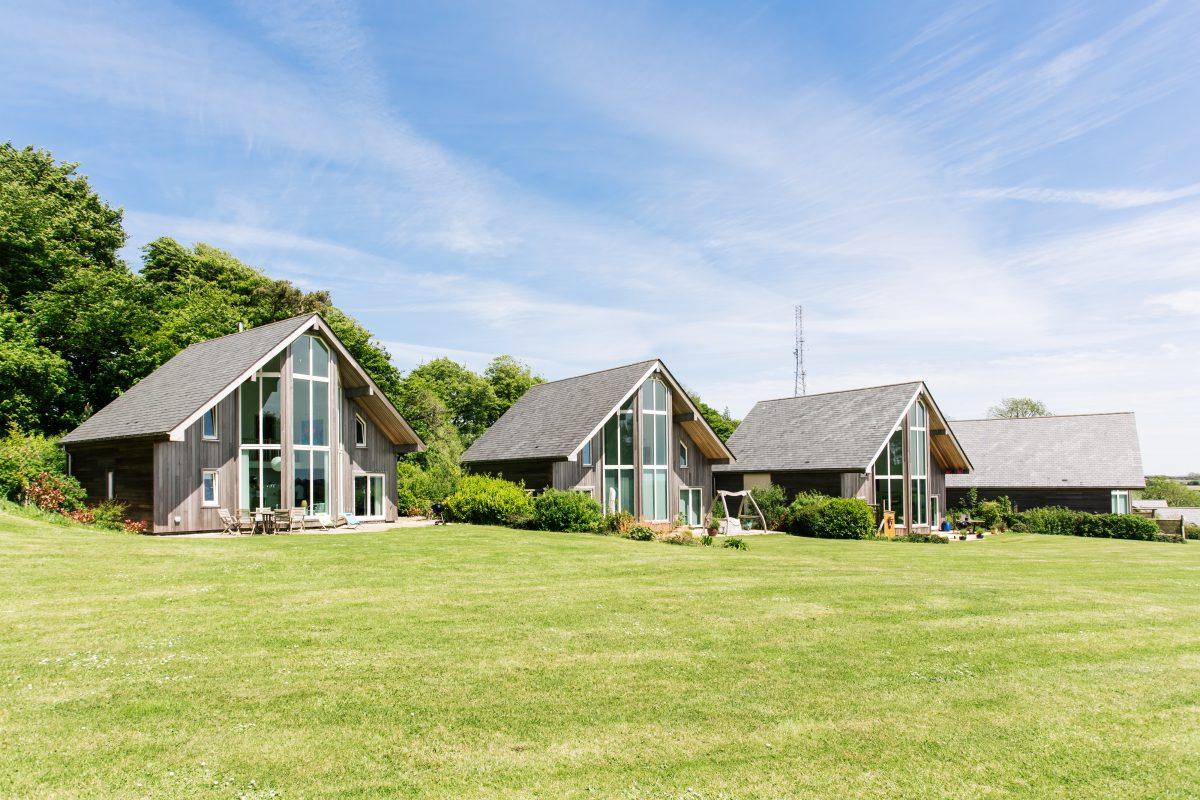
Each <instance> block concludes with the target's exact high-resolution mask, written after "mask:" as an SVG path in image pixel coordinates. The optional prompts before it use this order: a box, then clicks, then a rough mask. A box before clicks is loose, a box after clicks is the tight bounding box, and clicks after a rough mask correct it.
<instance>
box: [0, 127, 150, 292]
mask: <svg viewBox="0 0 1200 800" xmlns="http://www.w3.org/2000/svg"><path fill="white" fill-rule="evenodd" d="M77 167H78V165H77V164H70V163H56V162H55V161H54V157H53V156H52V155H50V153H48V152H46V151H45V150H36V149H34V148H33V147H26V148H24V149H22V150H18V149H16V148H15V147H13V145H12V144H11V143H4V144H0V296H3V297H5V298H7V301H8V302H9V303H11V304H12V305H13V306H14V307H19V306H20V305H22V303H23V301H24V299H25V298H26V296H28V295H29V294H31V293H33V292H38V291H41V290H43V289H46V288H47V287H49V286H52V285H54V284H56V283H58V282H59V281H61V280H63V279H64V278H66V277H68V276H69V275H71V274H72V273H73V272H75V271H77V270H79V269H85V268H86V269H96V270H111V271H116V272H124V271H126V270H127V268H126V267H125V264H124V263H123V262H122V261H121V260H120V259H119V258H118V257H117V251H118V250H119V249H120V248H121V247H123V246H124V244H125V231H124V230H123V229H122V227H121V211H120V209H115V208H112V207H111V206H109V205H108V204H106V203H105V202H104V201H103V200H101V199H100V197H99V196H98V195H97V194H96V193H95V192H94V191H93V190H92V187H91V185H90V184H89V183H88V181H87V178H85V177H83V176H82V175H77V174H76V173H75V170H76V168H77Z"/></svg>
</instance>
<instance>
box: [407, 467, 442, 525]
mask: <svg viewBox="0 0 1200 800" xmlns="http://www.w3.org/2000/svg"><path fill="white" fill-rule="evenodd" d="M431 489H432V486H431V485H430V480H429V476H428V475H427V474H426V472H425V470H423V469H421V468H420V467H419V466H417V465H416V464H413V463H411V462H408V461H401V462H399V463H397V464H396V508H397V509H398V510H399V511H400V514H401V515H403V516H409V517H419V516H428V515H429V513H430V511H431V506H432V505H433V503H434V502H435V501H440V500H441V499H442V498H440V497H437V498H435V497H433V496H432V493H431V491H430V490H431Z"/></svg>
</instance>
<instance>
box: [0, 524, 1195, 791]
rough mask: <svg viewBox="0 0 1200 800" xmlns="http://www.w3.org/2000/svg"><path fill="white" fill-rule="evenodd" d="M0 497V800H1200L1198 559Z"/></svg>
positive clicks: (1060, 547) (1042, 545)
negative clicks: (153, 532)
mask: <svg viewBox="0 0 1200 800" xmlns="http://www.w3.org/2000/svg"><path fill="white" fill-rule="evenodd" d="M748 541H749V543H750V548H751V549H750V550H749V552H744V553H742V552H735V551H732V550H726V549H720V548H685V547H672V546H669V545H664V544H658V543H643V542H631V541H626V540H621V539H613V538H605V537H599V536H590V535H585V534H547V533H534V532H527V531H514V530H505V529H498V528H474V527H468V526H451V527H447V528H437V529H432V528H425V529H409V530H403V531H399V530H398V531H391V532H386V533H375V534H368V533H361V534H350V535H339V536H291V537H287V536H282V537H254V538H242V539H164V538H149V537H136V536H129V535H123V534H117V533H111V534H106V533H95V532H89V531H83V530H79V529H62V528H56V527H51V526H47V525H45V524H42V523H37V522H31V521H27V520H23V519H18V518H15V517H11V516H2V515H0V553H2V554H3V555H0V615H2V617H0V619H2V623H0V697H2V702H0V796H2V797H14V798H15V797H21V798H25V797H56V798H63V797H87V798H96V797H203V798H207V797H217V798H237V797H242V796H246V797H272V796H279V797H289V798H291V797H354V798H359V797H380V796H411V797H456V798H457V797H546V798H564V797H617V798H635V797H655V798H660V797H661V798H668V797H669V798H721V797H731V798H733V797H736V798H743V797H744V798H752V797H753V798H785V797H786V798H792V797H830V798H846V797H889V798H892V797H913V798H956V799H957V798H967V797H1053V798H1079V797H1096V798H1150V797H1154V798H1174V797H1179V798H1182V797H1194V796H1196V792H1197V791H1198V787H1200V755H1198V754H1197V752H1198V751H1200V682H1198V681H1197V676H1198V675H1200V546H1196V545H1186V546H1185V545H1172V544H1160V543H1144V542H1121V541H1104V540H1086V539H1075V538H1059V537H1035V536H1021V535H1007V536H1002V537H997V538H995V539H991V540H987V541H983V542H968V543H962V544H954V545H949V546H936V545H916V544H897V543H887V542H836V541H817V540H811V539H799V538H793V537H787V536H768V537H753V538H750V539H748Z"/></svg>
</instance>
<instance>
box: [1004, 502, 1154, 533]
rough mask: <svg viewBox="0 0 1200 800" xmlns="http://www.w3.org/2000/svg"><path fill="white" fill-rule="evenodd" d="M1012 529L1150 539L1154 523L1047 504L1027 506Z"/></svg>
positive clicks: (1130, 516) (1142, 518) (1118, 515)
mask: <svg viewBox="0 0 1200 800" xmlns="http://www.w3.org/2000/svg"><path fill="white" fill-rule="evenodd" d="M1014 528H1015V529H1016V530H1020V531H1025V532H1028V533H1042V534H1050V535H1056V536H1087V537H1092V538H1101V539H1134V540H1140V541H1153V540H1154V538H1155V536H1156V535H1157V534H1158V532H1159V530H1158V525H1156V524H1155V523H1154V521H1153V520H1149V519H1146V518H1145V517H1139V516H1137V515H1136V514H1089V513H1087V512H1084V511H1072V510H1070V509H1068V508H1059V507H1056V506H1051V507H1047V508H1031V509H1029V510H1028V511H1022V512H1021V513H1020V514H1017V515H1016V524H1015V525H1014Z"/></svg>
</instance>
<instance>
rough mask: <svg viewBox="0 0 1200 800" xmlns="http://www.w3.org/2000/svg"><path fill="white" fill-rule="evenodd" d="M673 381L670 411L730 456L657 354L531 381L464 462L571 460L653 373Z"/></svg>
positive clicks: (709, 451)
mask: <svg viewBox="0 0 1200 800" xmlns="http://www.w3.org/2000/svg"><path fill="white" fill-rule="evenodd" d="M655 371H658V372H659V373H661V374H662V375H663V377H664V378H665V379H666V381H667V383H668V385H669V386H670V387H671V390H672V391H671V396H672V404H673V406H674V412H675V413H676V414H677V415H682V417H680V419H681V422H682V424H683V426H684V428H685V429H686V430H687V431H688V434H689V435H690V436H691V437H692V438H693V440H695V442H696V444H697V446H698V447H700V448H701V450H703V451H704V452H705V454H706V455H708V456H709V457H710V458H714V459H728V458H730V453H729V450H728V449H727V448H726V447H725V445H724V443H723V442H721V439H720V438H719V437H718V436H717V435H716V433H714V432H713V429H712V428H711V427H709V425H708V423H707V422H705V421H704V418H703V417H702V416H700V413H699V410H698V409H697V408H696V407H695V405H694V404H693V403H692V400H691V398H689V397H688V395H687V392H686V391H685V390H684V388H683V387H682V386H681V385H680V384H679V382H678V381H676V380H675V378H674V376H672V375H671V373H670V371H669V370H668V369H667V368H666V366H665V365H664V364H663V363H662V361H660V360H659V359H657V358H654V359H650V360H648V361H638V362H637V363H634V364H626V365H625V366H621V367H613V368H612V369H606V370H601V371H599V372H590V373H588V374H586V375H578V376H576V377H573V378H564V379H562V380H558V381H550V382H549V383H540V384H537V385H536V386H533V387H531V388H530V389H529V391H527V392H525V394H524V395H522V396H521V399H519V400H517V402H516V403H514V404H513V405H512V407H511V408H509V409H508V411H506V412H505V413H504V416H502V417H500V419H498V420H497V421H496V422H495V424H493V425H492V426H491V427H490V428H488V429H487V431H486V432H484V434H483V435H482V436H480V437H479V438H478V439H476V440H475V442H474V443H473V444H472V445H471V446H470V447H469V448H468V449H467V452H465V453H464V454H463V457H462V460H463V462H464V463H479V462H487V461H522V460H532V459H546V460H552V461H563V460H569V459H572V458H574V457H575V454H576V453H577V452H578V451H579V450H580V449H581V448H582V447H583V444H584V443H585V442H586V441H588V440H589V439H590V438H591V437H592V436H595V435H596V433H597V432H599V430H600V428H601V427H602V426H603V425H604V423H605V422H606V421H607V420H608V418H609V417H611V416H612V415H613V414H614V413H615V412H616V411H617V409H618V408H620V407H621V405H622V404H624V403H625V401H627V400H628V399H629V398H630V397H631V396H632V395H633V393H634V392H636V391H637V390H638V389H639V388H640V387H641V385H642V384H643V383H644V382H645V381H646V380H647V379H648V378H649V377H650V375H651V374H653V373H654V372H655Z"/></svg>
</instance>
